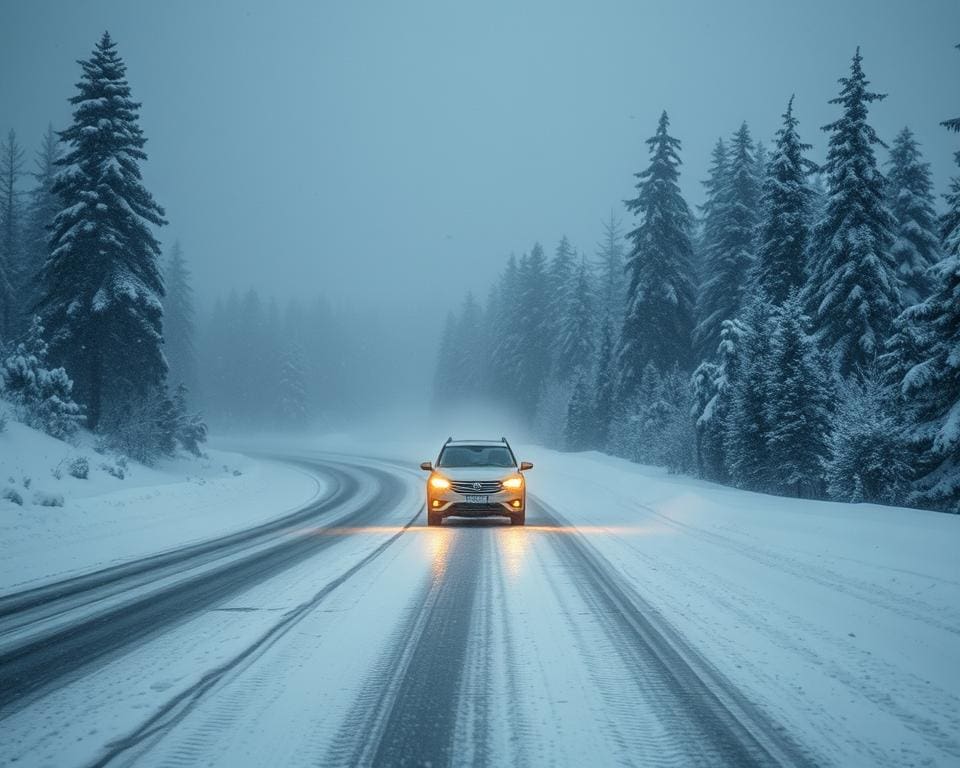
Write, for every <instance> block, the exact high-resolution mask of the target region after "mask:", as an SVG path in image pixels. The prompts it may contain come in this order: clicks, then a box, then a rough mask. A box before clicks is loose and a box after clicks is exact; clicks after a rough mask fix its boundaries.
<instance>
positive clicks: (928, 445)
mask: <svg viewBox="0 0 960 768" xmlns="http://www.w3.org/2000/svg"><path fill="white" fill-rule="evenodd" d="M955 157H956V161H957V165H958V166H960V152H957V153H956V155H955ZM946 197H947V203H948V205H949V208H948V210H947V211H946V213H945V214H944V216H943V219H942V229H941V233H942V237H943V240H942V247H943V251H944V254H945V255H944V257H943V258H942V259H941V261H940V262H939V263H938V264H937V265H936V267H934V270H933V279H934V290H933V293H932V294H931V295H930V296H929V297H928V298H927V299H926V300H925V301H923V302H922V303H920V304H917V305H915V306H912V307H909V308H908V309H907V310H906V311H905V312H904V314H903V318H902V321H903V322H904V324H905V325H906V326H907V327H909V328H910V329H911V334H910V342H911V343H910V345H909V354H908V355H906V356H905V363H906V364H904V363H903V362H901V364H900V366H899V367H900V368H901V369H904V368H907V371H906V374H905V375H904V377H903V380H902V383H901V387H900V391H901V395H902V398H903V405H904V406H905V409H906V410H907V412H908V413H909V415H910V419H909V422H910V429H909V433H908V436H909V438H910V440H911V441H912V443H913V444H914V446H915V447H916V448H917V450H918V451H919V453H920V461H919V467H918V480H917V483H916V486H917V487H916V490H915V492H914V496H913V500H914V501H915V502H917V503H921V504H930V505H933V506H936V507H938V508H942V509H948V510H951V511H953V512H960V176H955V177H954V178H953V179H952V181H951V187H950V192H949V193H948V194H947V196H946Z"/></svg>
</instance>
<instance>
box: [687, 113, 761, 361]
mask: <svg viewBox="0 0 960 768" xmlns="http://www.w3.org/2000/svg"><path fill="white" fill-rule="evenodd" d="M759 198H760V189H759V187H758V185H757V174H756V161H755V159H754V147H753V139H751V138H750V129H749V128H748V127H747V124H746V123H743V124H742V125H741V126H740V128H739V130H737V132H736V133H735V134H734V135H733V138H732V139H731V141H730V147H729V150H728V153H727V172H726V183H725V184H724V185H723V187H722V189H721V190H720V192H719V194H718V196H717V198H716V201H715V203H713V205H715V206H716V216H717V218H718V221H717V222H716V226H717V230H716V235H715V236H716V239H715V240H714V241H713V243H712V244H711V246H710V247H709V248H708V249H707V250H706V252H705V254H704V256H705V258H706V263H705V265H704V276H705V280H704V282H703V284H702V285H701V288H700V295H699V297H698V302H697V318H698V322H697V325H696V329H695V330H694V342H695V344H696V347H697V350H698V353H699V355H700V357H701V359H704V358H707V357H708V356H709V355H710V354H711V353H712V352H713V350H714V349H716V348H717V345H718V344H719V342H720V329H721V326H722V323H723V321H724V320H728V319H730V318H733V317H736V316H737V314H738V313H739V311H740V308H741V307H742V306H743V304H744V297H745V293H746V289H747V275H748V273H749V270H750V268H751V265H752V264H753V259H754V236H755V233H756V226H757V218H758V211H759Z"/></svg>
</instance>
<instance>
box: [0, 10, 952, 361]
mask: <svg viewBox="0 0 960 768" xmlns="http://www.w3.org/2000/svg"><path fill="white" fill-rule="evenodd" d="M104 29H109V31H110V33H111V35H112V36H113V37H114V39H115V41H116V43H117V45H118V49H119V52H120V54H121V55H122V56H123V58H124V59H125V61H126V62H127V65H128V77H129V79H130V82H131V85H132V87H133V94H134V97H135V98H136V99H137V100H139V101H141V102H142V103H143V109H142V112H141V116H142V125H143V128H144V131H145V133H146V136H147V137H148V140H149V143H148V145H147V152H148V154H149V156H150V159H149V162H148V163H147V164H146V165H145V168H144V171H145V178H146V181H147V184H148V186H149V187H150V188H151V189H152V191H153V192H154V194H155V196H156V198H157V200H158V201H159V202H160V203H161V204H162V205H164V206H165V207H166V209H167V214H168V219H169V220H170V222H171V224H170V226H169V227H165V228H164V229H163V230H162V231H161V233H160V236H161V239H162V240H163V242H164V243H165V245H168V244H170V243H171V242H172V241H173V240H174V239H175V238H179V239H180V240H181V241H182V243H183V246H184V249H185V251H186V254H187V256H188V258H189V260H190V263H191V267H192V269H193V272H194V275H195V281H196V287H197V289H198V292H199V294H200V295H201V297H204V298H208V297H210V296H212V295H214V294H215V293H219V292H220V291H221V290H222V289H223V288H230V287H237V288H240V289H243V288H246V287H248V286H250V285H256V286H258V287H260V289H261V290H262V291H263V292H264V293H267V294H269V293H277V294H280V295H281V296H282V295H297V296H304V297H306V296H311V295H313V294H316V293H320V292H323V293H326V294H327V295H329V296H331V297H333V298H336V297H339V298H340V300H341V301H345V302H350V303H351V304H353V305H355V306H356V307H358V308H369V309H370V311H372V312H378V313H381V314H383V315H385V316H386V315H402V316H403V317H404V320H403V321H402V322H401V323H400V324H399V325H398V326H397V327H398V328H402V329H403V330H404V331H409V329H411V328H413V327H416V328H422V329H423V331H422V334H421V335H420V339H419V342H420V348H421V350H426V349H428V348H431V349H432V345H433V341H434V339H433V336H434V332H435V326H436V324H437V323H439V322H440V321H442V317H443V314H444V313H445V311H446V309H447V308H448V307H449V306H450V305H451V303H459V301H460V299H461V298H462V295H463V292H464V291H465V290H466V289H467V288H469V287H474V288H475V289H476V291H477V293H478V294H479V295H480V297H481V298H482V297H483V296H484V295H485V293H486V290H487V287H488V285H489V283H490V280H491V279H492V278H493V276H494V275H495V274H496V273H497V272H498V271H499V270H500V268H501V267H502V265H503V262H504V259H505V257H506V256H507V255H508V254H509V253H510V252H511V251H515V252H517V253H518V254H519V253H520V252H522V251H524V250H527V249H529V247H530V245H531V243H532V242H533V241H534V240H535V239H539V240H541V241H543V242H544V244H545V246H546V247H547V250H548V252H552V250H553V247H554V246H555V243H556V241H557V239H559V237H560V235H561V234H563V233H566V234H567V235H568V236H569V237H570V238H571V240H572V242H573V243H574V245H575V246H577V247H578V248H581V249H583V250H585V251H587V252H588V253H592V252H593V250H594V246H595V243H596V241H597V240H598V239H599V236H600V231H599V229H600V228H599V224H600V220H601V219H603V218H604V217H605V216H607V215H608V213H609V211H610V210H611V208H612V207H615V208H616V209H617V211H618V214H620V215H623V214H624V211H623V208H622V204H621V201H622V200H623V199H624V198H626V197H629V196H631V194H632V185H633V182H634V179H633V177H632V173H633V172H635V171H637V170H639V169H641V168H642V167H644V166H645V165H646V163H647V152H646V146H645V145H644V143H643V141H644V140H645V139H646V138H647V137H649V136H650V135H651V134H652V133H653V130H654V128H655V125H656V120H657V117H658V115H659V113H660V111H661V110H663V109H666V110H667V111H668V112H669V113H670V117H671V122H672V131H673V133H674V134H675V135H676V136H678V137H679V138H680V139H681V140H682V142H683V154H682V157H683V160H684V167H683V169H682V184H683V188H684V191H685V193H686V194H687V196H688V200H689V201H690V202H691V203H696V202H699V201H700V200H701V199H702V188H701V184H700V182H701V180H702V179H703V178H704V176H705V173H706V167H707V163H708V157H709V153H710V149H711V147H712V145H713V143H714V141H715V140H716V138H717V137H718V136H719V135H723V136H728V135H729V134H730V133H732V132H733V131H734V130H735V129H736V128H737V127H738V125H739V124H740V122H741V121H742V120H747V121H748V122H749V124H750V126H751V128H752V130H753V132H754V135H755V137H759V138H762V139H763V140H764V141H766V142H767V143H768V144H769V141H770V140H771V139H772V136H773V133H774V131H775V130H776V129H777V127H778V126H779V122H780V115H781V113H782V112H783V110H784V107H785V105H786V102H787V100H788V98H789V97H790V95H791V93H796V104H795V112H796V114H797V115H798V117H799V119H800V121H801V123H800V130H801V135H802V137H803V138H804V139H805V140H806V141H809V142H811V143H813V144H814V145H815V150H814V152H813V157H814V159H816V160H819V159H822V156H823V149H824V146H825V138H826V137H825V134H823V133H822V132H821V131H820V130H819V127H820V126H821V125H823V124H825V123H827V122H829V121H831V120H833V119H834V118H835V117H836V115H837V108H836V107H834V106H831V105H829V104H827V101H828V99H830V98H832V97H834V96H835V95H836V93H837V88H838V86H837V82H836V81H837V78H838V77H841V76H843V75H845V74H847V72H848V68H849V63H850V58H851V56H852V55H853V52H854V49H855V47H856V46H857V45H860V46H861V47H862V52H863V55H864V68H865V71H866V73H867V75H868V77H869V78H870V80H871V81H872V86H873V87H874V89H876V90H879V91H881V92H885V93H888V94H889V98H888V99H887V100H886V101H884V102H881V103H879V104H875V105H874V106H873V108H872V112H871V121H872V122H873V124H874V126H875V127H876V128H877V130H878V131H879V133H880V135H881V136H882V137H884V138H885V139H888V140H890V139H892V138H893V136H894V134H895V133H896V131H898V130H899V129H900V128H901V127H902V126H903V125H905V124H906V125H910V127H911V128H913V129H914V131H915V133H916V134H917V137H918V138H919V140H920V142H921V143H922V149H923V151H924V153H925V155H926V157H927V159H928V160H929V161H930V162H931V164H932V166H933V170H934V177H935V180H936V184H937V192H938V193H940V192H943V191H944V189H945V186H946V183H947V180H948V177H949V175H950V174H951V173H952V172H953V167H952V164H951V163H952V152H953V151H954V150H955V149H956V148H958V145H960V142H958V140H957V137H956V136H955V135H951V134H948V133H947V131H945V130H944V129H943V128H941V127H940V126H939V125H938V122H939V121H940V120H943V119H945V118H949V117H954V116H956V115H957V114H960V88H958V82H960V52H958V51H957V50H955V49H954V48H953V46H954V45H955V44H956V43H957V42H960V2H956V0H925V1H924V2H906V1H905V2H892V1H891V0H886V1H885V2H874V1H871V0H858V1H857V2H842V3H840V2H835V1H833V2H829V1H819V0H818V1H817V2H810V1H809V0H804V2H748V1H746V0H738V1H737V2H698V3H692V2H676V3H673V2H671V3H663V2H658V3H653V2H582V3H576V4H575V3H569V2H546V1H541V2H509V1H508V2H476V3H470V4H467V3H456V2H442V1H440V0H438V1H437V2H431V3H420V2H380V3H372V2H346V1H343V2H296V3H295V2H283V3H273V2H186V1H183V0H181V1H180V2H149V3H148V2H125V1H124V0H110V1H108V0H102V1H101V0H98V1H97V2H90V1H88V0H79V1H77V2H66V0H64V1H63V2H56V3H55V2H42V1H37V2H13V0H2V2H0V130H3V131H4V132H6V130H7V129H8V127H13V128H14V129H15V130H16V131H17V133H18V135H19V137H20V140H21V142H22V143H24V144H25V145H26V146H27V148H28V150H29V151H31V152H32V151H33V150H34V149H35V148H36V146H37V145H38V143H39V139H40V136H41V134H42V132H43V131H44V129H45V127H46V125H47V123H48V121H52V122H53V124H54V127H56V128H63V127H64V126H65V125H66V124H67V123H68V121H69V117H70V108H69V105H68V104H67V98H68V97H69V96H71V95H73V93H74V83H75V82H76V81H77V80H78V77H79V67H78V66H77V65H76V63H75V60H76V59H78V58H86V57H87V56H88V55H89V53H90V51H91V49H92V48H93V46H94V44H95V43H96V41H97V39H98V38H99V36H100V34H101V33H102V32H103V30H104ZM881 157H882V158H883V159H886V153H885V152H882V153H881ZM627 223H629V221H628V222H627Z"/></svg>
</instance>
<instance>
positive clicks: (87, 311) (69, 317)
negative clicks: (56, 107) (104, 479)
mask: <svg viewBox="0 0 960 768" xmlns="http://www.w3.org/2000/svg"><path fill="white" fill-rule="evenodd" d="M80 65H81V67H82V68H83V74H82V76H81V79H80V82H79V83H78V84H77V89H78V93H77V94H76V95H75V96H73V97H72V98H71V99H70V102H71V103H72V104H73V105H74V107H75V109H74V113H73V123H72V124H71V125H70V127H69V128H67V129H66V130H65V131H63V132H61V133H60V138H61V140H62V141H63V142H64V143H65V144H66V145H68V146H69V150H68V152H67V154H66V155H65V156H64V157H63V158H61V159H60V160H58V161H57V162H58V165H60V166H61V167H62V169H63V170H62V172H61V173H60V175H59V176H58V179H57V182H56V184H55V186H54V191H55V192H56V193H57V194H58V195H59V197H60V201H61V205H62V208H61V210H60V213H59V214H58V215H57V217H56V219H55V221H54V225H53V236H52V240H51V248H52V251H51V254H50V258H49V259H48V260H47V263H46V264H45V265H44V269H43V280H44V285H45V291H44V295H43V298H42V299H41V302H40V305H39V306H40V309H41V311H42V312H43V315H44V317H45V319H46V322H47V326H48V330H49V332H50V334H51V336H50V346H51V353H52V355H53V357H54V359H55V360H57V361H58V362H62V363H63V364H65V366H66V367H67V369H68V370H69V371H70V373H71V375H72V376H73V377H74V379H75V381H76V383H77V390H78V394H79V395H80V397H81V399H82V400H83V401H84V402H85V403H86V405H87V408H88V420H89V425H90V427H92V428H96V427H98V426H99V424H100V419H101V417H102V415H103V413H104V409H105V407H106V406H107V405H110V406H113V405H114V404H120V405H121V406H122V404H123V401H126V400H131V399H133V400H135V399H137V398H139V397H143V396H145V394H146V393H147V392H148V391H149V390H151V389H155V388H157V387H161V386H162V384H163V379H164V375H165V373H166V363H165V361H164V358H163V352H162V350H161V345H162V341H163V338H162V332H161V318H162V313H163V310H162V307H161V304H160V300H161V298H162V297H163V281H162V279H161V277H160V271H159V268H158V258H159V256H160V245H159V243H158V242H157V239H156V238H155V237H154V234H153V231H152V229H151V226H160V225H163V224H165V223H166V222H165V221H164V218H163V216H164V212H163V209H162V208H161V207H160V206H159V205H157V203H156V202H154V199H153V196H152V195H151V194H150V192H149V191H148V190H147V189H146V187H145V186H144V185H143V183H142V181H141V174H140V167H139V164H140V162H141V161H143V160H146V157H147V156H146V154H145V153H144V151H143V146H144V144H145V143H146V139H145V138H144V136H143V132H142V131H141V129H140V126H139V124H138V115H137V113H138V111H139V106H140V105H139V104H137V103H136V102H134V101H133V100H132V99H131V98H130V86H129V84H128V83H127V80H126V66H125V65H124V63H123V61H122V59H121V58H120V56H119V55H118V54H117V51H116V46H115V45H114V43H113V41H112V40H111V39H110V35H109V34H108V33H106V32H104V34H103V37H101V39H100V42H99V43H97V46H96V48H95V49H94V51H93V54H92V55H91V57H90V59H88V60H86V61H81V62H80Z"/></svg>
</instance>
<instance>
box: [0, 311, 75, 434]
mask: <svg viewBox="0 0 960 768" xmlns="http://www.w3.org/2000/svg"><path fill="white" fill-rule="evenodd" d="M0 392H3V394H4V396H5V397H6V398H7V399H8V400H10V402H11V403H13V406H14V408H15V409H16V412H17V417H18V418H19V419H20V420H21V421H22V422H23V423H24V424H26V425H28V426H31V427H34V428H35V429H41V430H43V431H44V432H46V433H47V434H48V435H52V436H53V437H56V438H58V439H60V440H63V439H66V438H68V437H70V436H71V435H73V434H74V433H75V432H76V431H77V429H78V428H79V427H80V424H81V422H82V421H83V415H82V412H81V409H80V406H79V405H77V403H75V402H74V400H73V382H72V381H70V377H69V376H67V372H66V371H64V370H63V368H50V367H49V366H48V363H47V344H46V342H45V341H44V340H43V325H42V324H41V322H40V318H38V317H34V318H33V321H32V323H31V325H30V329H29V330H28V331H27V334H26V338H25V339H24V340H23V341H22V342H20V343H19V344H17V346H16V349H14V350H13V351H12V352H11V354H10V355H8V356H7V357H6V358H5V359H4V360H2V361H0Z"/></svg>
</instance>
